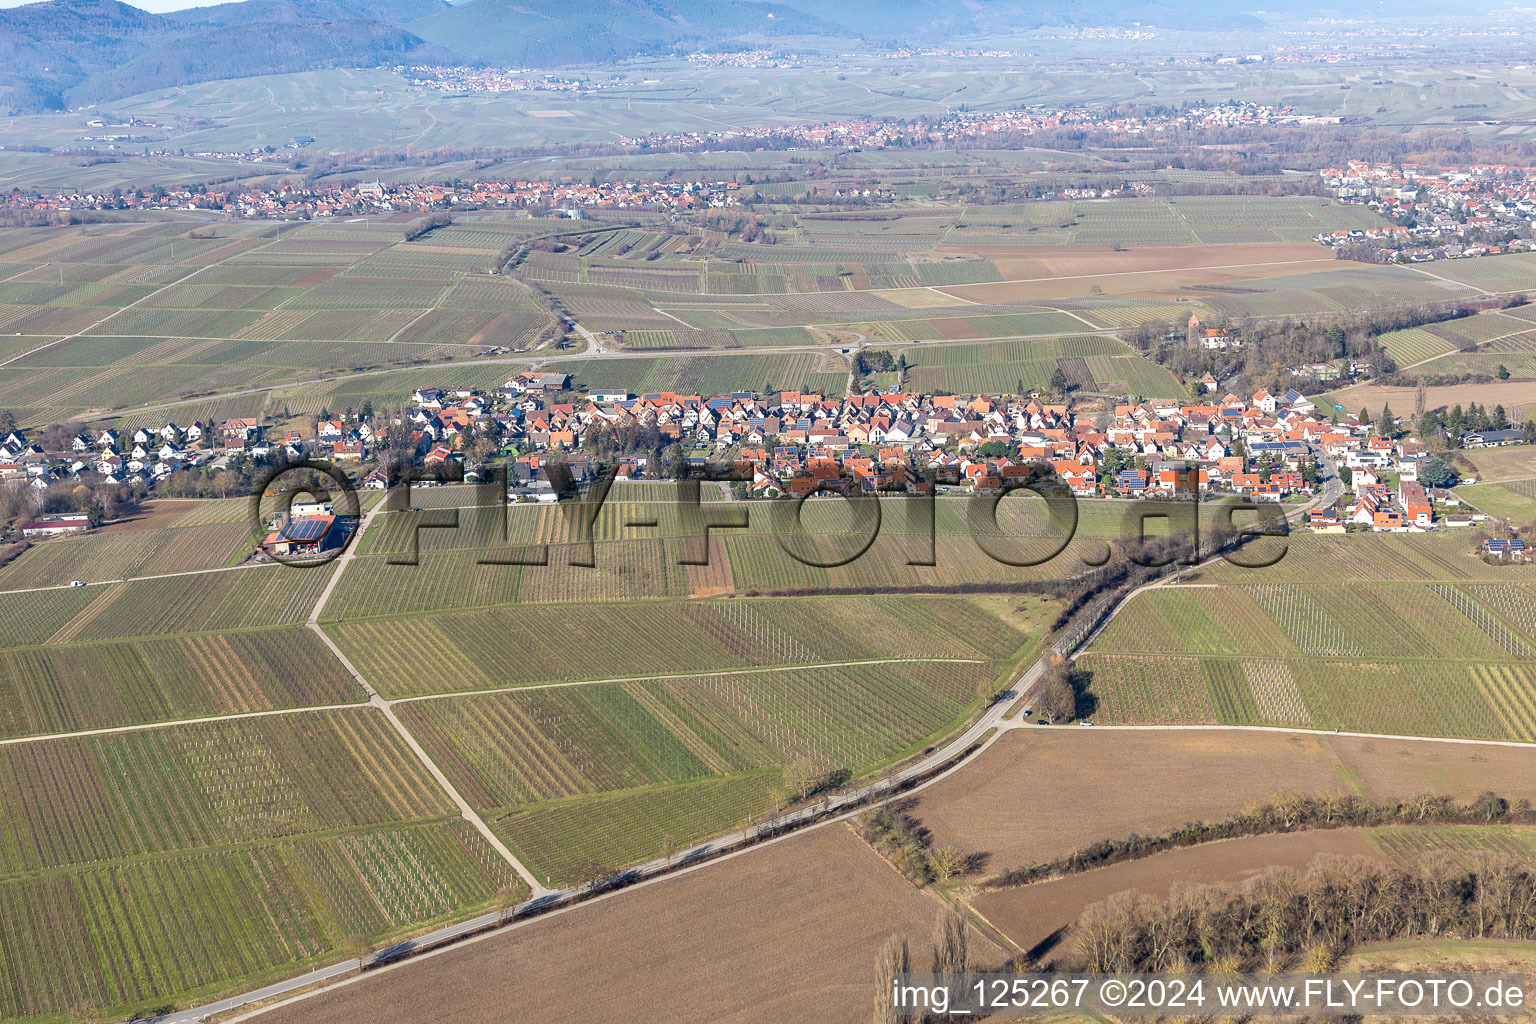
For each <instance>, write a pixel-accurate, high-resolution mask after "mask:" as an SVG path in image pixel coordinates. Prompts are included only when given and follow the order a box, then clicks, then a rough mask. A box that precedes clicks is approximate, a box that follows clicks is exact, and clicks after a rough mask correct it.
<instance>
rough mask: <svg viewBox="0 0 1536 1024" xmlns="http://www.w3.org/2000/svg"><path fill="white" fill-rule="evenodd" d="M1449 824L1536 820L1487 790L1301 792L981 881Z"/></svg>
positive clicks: (1009, 883)
mask: <svg viewBox="0 0 1536 1024" xmlns="http://www.w3.org/2000/svg"><path fill="white" fill-rule="evenodd" d="M1447 824H1451V825H1490V824H1519V825H1528V824H1536V811H1533V810H1532V809H1531V805H1530V804H1529V803H1528V802H1526V801H1523V800H1522V801H1520V802H1518V803H1515V804H1511V803H1510V802H1509V801H1508V800H1506V799H1504V798H1503V797H1501V796H1499V795H1498V794H1496V793H1492V792H1485V793H1483V794H1481V795H1480V796H1478V797H1477V799H1475V800H1473V801H1472V802H1470V803H1466V804H1461V803H1457V802H1456V801H1455V800H1453V799H1451V798H1450V797H1443V796H1435V795H1434V794H1431V793H1419V794H1417V795H1415V796H1413V797H1410V798H1409V799H1407V800H1398V801H1384V802H1379V803H1373V802H1371V801H1368V800H1365V799H1363V798H1361V797H1358V796H1354V795H1352V794H1350V795H1346V794H1342V793H1322V794H1319V795H1317V796H1303V795H1301V794H1299V793H1281V794H1279V795H1277V796H1275V797H1273V798H1271V799H1270V800H1269V801H1268V802H1267V803H1255V804H1250V805H1249V806H1248V807H1245V808H1244V809H1243V810H1241V811H1240V812H1237V813H1235V814H1231V815H1229V816H1227V817H1226V818H1223V819H1222V820H1220V821H1215V822H1206V821H1191V822H1186V823H1185V824H1184V825H1181V826H1180V827H1178V828H1176V829H1173V830H1171V831H1168V832H1164V833H1162V834H1160V835H1156V836H1142V835H1137V834H1136V833H1134V832H1133V833H1131V834H1130V835H1129V836H1126V837H1124V838H1122V839H1100V840H1098V841H1097V842H1094V843H1091V844H1090V845H1088V846H1085V847H1083V848H1081V849H1077V850H1072V851H1070V852H1068V853H1066V854H1064V855H1062V856H1060V857H1058V858H1056V859H1055V860H1051V861H1045V862H1043V863H1033V864H1027V865H1024V866H1023V867H1018V868H1014V869H1012V870H1009V871H1004V872H1002V873H1001V874H999V875H996V876H994V877H992V878H990V879H988V880H987V881H986V882H984V883H983V885H985V886H986V887H987V888H993V889H1006V888H1011V887H1013V886H1019V885H1028V884H1030V883H1032V882H1039V881H1043V880H1044V879H1047V878H1056V877H1059V876H1061V875H1068V874H1075V873H1077V872H1079V871H1088V870H1091V869H1093V868H1100V867H1106V866H1108V865H1110V864H1118V863H1120V862H1121V861H1126V860H1135V859H1137V858H1140V857H1149V856H1152V855H1153V854H1157V853H1164V852H1166V851H1168V850H1174V849H1179V848H1182V847H1186V846H1196V845H1199V844H1201V843H1209V842H1215V841H1217V840H1220V839H1236V838H1239V837H1242V836H1257V835H1270V834H1273V833H1277V832H1300V831H1306V830H1314V829H1334V828H1375V827H1381V826H1386V825H1447Z"/></svg>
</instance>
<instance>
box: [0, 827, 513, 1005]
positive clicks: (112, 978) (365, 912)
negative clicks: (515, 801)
mask: <svg viewBox="0 0 1536 1024" xmlns="http://www.w3.org/2000/svg"><path fill="white" fill-rule="evenodd" d="M520 886H521V881H520V880H519V879H516V878H515V877H514V876H512V874H511V871H510V869H509V868H508V867H507V865H506V864H505V862H504V861H502V860H501V859H500V858H499V857H497V856H496V854H495V853H494V852H493V851H492V850H491V849H490V846H489V845H488V844H487V843H486V842H485V840H484V839H482V838H481V837H480V835H479V833H477V832H475V831H474V830H473V829H472V828H471V827H470V826H469V825H468V824H467V823H466V822H463V821H457V820H456V821H441V822H432V823H423V824H416V825H410V826H396V827H390V828H386V829H376V830H371V831H353V832H348V833H346V834H342V835H336V836H330V837H325V838H314V839H302V840H297V841H283V842H276V843H261V844H251V845H247V846H245V847H242V848H236V849H230V850H212V851H204V852H198V853H191V854H177V855H174V856H171V857H162V858H152V859H148V860H143V861H137V862H125V863H118V864H110V865H99V866H85V867H80V868H72V869H68V870H65V871H56V872H50V873H49V874H47V875H39V876H33V877H23V878H7V879H3V880H0V948H4V949H5V950H6V952H7V956H6V961H5V967H6V969H5V970H4V971H0V1017H4V1018H18V1017H20V1018H27V1017H42V1016H48V1017H57V1018H59V1019H64V1018H65V1016H66V1015H67V1016H69V1017H72V1018H74V1017H76V1016H77V1015H79V1014H82V1013H91V1012H92V1011H94V1010H96V1009H98V1008H107V1007H115V1008H124V1009H125V1012H129V1011H131V1010H132V1009H134V1008H149V1007H153V1006H160V1005H163V1004H164V1002H165V999H166V996H167V994H168V993H186V994H188V995H190V994H193V993H207V994H212V993H217V992H222V991H229V990H231V989H239V988H251V987H254V986H256V985H259V984H261V983H262V982H263V981H265V980H269V979H272V978H274V977H277V976H280V975H283V974H288V973H291V972H293V971H296V970H299V969H301V968H302V967H303V966H305V965H307V964H317V963H323V962H328V961H333V960H336V959H340V958H342V957H344V956H346V955H347V945H346V944H347V940H348V937H349V936H352V935H360V936H364V937H365V938H367V939H369V940H370V941H372V942H376V943H382V942H387V941H389V940H391V939H393V938H395V937H397V936H399V935H401V934H403V933H406V932H411V931H419V930H422V929H424V928H426V927H428V926H430V925H434V924H437V923H441V922H444V921H446V920H448V919H450V918H452V917H457V916H460V915H462V914H464V913H466V912H468V911H471V910H473V909H475V908H477V907H479V906H484V905H486V904H488V903H489V902H490V901H491V899H492V897H494V896H495V894H496V892H497V891H498V890H499V889H501V888H503V887H509V888H512V889H513V890H514V891H516V890H517V889H518V888H519V887H520ZM524 891H526V890H524Z"/></svg>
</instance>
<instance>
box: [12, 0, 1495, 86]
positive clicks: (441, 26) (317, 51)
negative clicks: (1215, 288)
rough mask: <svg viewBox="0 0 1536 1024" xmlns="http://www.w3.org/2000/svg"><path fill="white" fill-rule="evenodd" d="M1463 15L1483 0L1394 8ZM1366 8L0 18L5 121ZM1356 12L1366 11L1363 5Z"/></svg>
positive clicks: (794, 8) (436, 3) (633, 4)
mask: <svg viewBox="0 0 1536 1024" xmlns="http://www.w3.org/2000/svg"><path fill="white" fill-rule="evenodd" d="M1431 2H1432V3H1433V5H1434V6H1435V8H1436V9H1439V10H1447V9H1454V8H1458V7H1464V6H1466V5H1467V4H1471V3H1473V2H1474V0H1400V3H1399V4H1398V5H1396V6H1394V8H1393V10H1394V12H1395V13H1396V14H1397V15H1399V16H1407V15H1409V14H1411V13H1412V11H1413V9H1414V8H1415V6H1416V5H1418V6H1423V5H1424V4H1426V3H1431ZM1366 3H1367V0H1267V2H1266V4H1265V5H1264V8H1263V10H1264V11H1265V12H1267V13H1264V14H1262V15H1261V14H1259V13H1256V10H1257V9H1255V10H1248V9H1245V8H1244V7H1241V6H1235V5H1232V4H1230V3H1224V2H1222V0H591V2H588V3H571V2H570V0H464V2H462V3H458V4H456V5H453V6H450V5H449V4H448V3H446V2H445V0H244V2H239V3H225V4H219V5H217V6H213V7H201V8H193V9H190V10H184V11H179V12H177V13H174V14H168V15H156V14H150V13H147V12H145V11H141V10H139V9H137V8H135V7H131V6H129V5H127V4H124V3H120V2H118V0H45V2H42V3H35V4H28V5H26V6H23V7H16V8H11V9H9V10H0V60H3V64H0V109H6V108H9V109H10V110H11V111H12V112H16V113H22V112H28V111H34V110H40V109H49V108H53V109H57V108H62V107H66V106H79V105H82V104H88V103H95V102H100V101H105V100H111V99H116V98H120V97H123V96H128V95H132V94H134V93H137V92H143V91H146V90H150V89H157V88H164V87H168V86H176V85H185V84H190V83H192V82H199V81H207V80H210V79H220V78H242V77H246V76H250V75H260V74H274V73H282V72H291V71H304V70H313V69H318V68H328V67H368V66H374V65H377V64H379V63H382V62H386V61H398V60H400V59H402V58H406V59H409V60H411V61H414V62H419V63H433V62H436V63H455V62H457V63H479V62H484V63H494V64H503V65H515V66H523V67H536V68H544V69H552V68H557V67H560V66H563V65H571V64H587V65H590V64H600V63H603V62H607V61H613V60H618V59H622V58H625V57H630V56H636V55H644V54H664V53H671V52H679V51H682V52H686V51H687V50H690V49H695V48H716V49H719V48H731V47H743V46H772V45H775V44H776V43H778V42H779V41H783V45H785V46H786V48H791V49H793V48H798V47H802V46H811V47H816V46H821V47H823V48H826V49H829V50H832V51H833V52H837V51H838V50H839V49H840V48H844V47H848V46H852V45H858V44H861V43H862V44H865V45H868V44H874V45H882V44H891V45H894V44H906V43H923V44H933V43H942V42H948V43H957V44H971V43H975V42H978V41H981V40H986V39H998V38H1007V37H1009V36H1015V35H1017V34H1018V33H1019V32H1021V31H1027V30H1029V29H1033V28H1038V27H1042V26H1067V25H1078V26H1106V25H1129V24H1136V25H1150V26H1168V27H1187V26H1188V25H1189V24H1191V23H1192V22H1193V23H1195V24H1198V25H1200V26H1201V27H1202V28H1206V29H1220V28H1238V27H1246V28H1254V27H1258V26H1260V25H1261V24H1262V21H1261V18H1267V17H1271V16H1273V15H1274V13H1275V12H1276V11H1279V12H1281V13H1282V14H1283V15H1284V16H1297V15H1307V14H1314V13H1340V14H1345V15H1348V14H1349V13H1350V10H1351V9H1352V8H1362V5H1365V4H1366ZM1362 9H1363V8H1362Z"/></svg>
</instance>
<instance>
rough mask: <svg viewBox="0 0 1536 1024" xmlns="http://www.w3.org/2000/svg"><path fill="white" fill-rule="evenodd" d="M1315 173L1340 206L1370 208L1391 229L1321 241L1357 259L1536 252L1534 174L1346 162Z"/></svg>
mask: <svg viewBox="0 0 1536 1024" xmlns="http://www.w3.org/2000/svg"><path fill="white" fill-rule="evenodd" d="M1318 173H1319V174H1320V175H1321V177H1322V181H1323V185H1324V186H1325V187H1326V188H1328V189H1329V190H1330V191H1331V192H1332V193H1333V194H1334V195H1335V196H1336V197H1337V198H1338V200H1339V201H1340V202H1342V203H1349V204H1354V205H1360V206H1367V207H1369V208H1371V209H1372V210H1375V211H1376V212H1377V213H1379V214H1380V215H1381V216H1382V217H1384V218H1385V219H1386V221H1387V222H1388V223H1385V224H1383V225H1382V226H1381V227H1379V228H1371V229H1365V230H1362V229H1355V230H1352V231H1333V232H1327V233H1324V234H1322V235H1319V236H1318V241H1319V242H1322V243H1323V244H1324V245H1327V246H1330V247H1332V248H1335V249H1344V250H1354V252H1352V253H1350V255H1353V256H1355V257H1356V258H1367V259H1371V260H1375V261H1379V262H1387V263H1429V262H1433V261H1434V260H1442V259H1458V258H1467V257H1475V256H1492V255H1499V254H1501V253H1506V252H1522V251H1524V252H1529V251H1532V250H1536V238H1533V228H1536V169H1532V168H1528V167H1513V166H1509V165H1505V164H1476V165H1472V166H1468V167H1429V166H1423V165H1419V164H1411V163H1410V164H1382V163H1370V162H1367V161H1362V160H1351V161H1350V162H1349V164H1348V166H1347V167H1344V168H1342V169H1341V168H1326V169H1324V170H1322V171H1320V172H1318Z"/></svg>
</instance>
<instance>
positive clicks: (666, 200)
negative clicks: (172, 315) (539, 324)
mask: <svg viewBox="0 0 1536 1024" xmlns="http://www.w3.org/2000/svg"><path fill="white" fill-rule="evenodd" d="M740 187H741V186H740V184H739V183H737V182H734V181H712V182H705V181H673V182H659V181H657V182H639V181H623V182H618V181H614V182H589V183H581V182H574V181H566V182H555V181H521V180H520V181H501V182H497V181H480V182H464V183H460V184H458V185H436V184H430V183H424V182H391V183H382V182H379V181H362V182H356V183H354V184H351V185H345V186H342V185H319V184H312V185H298V184H280V185H249V186H222V187H221V186H210V185H189V186H185V187H171V188H159V187H157V188H151V189H129V190H121V189H114V190H111V191H108V192H68V193H62V192H61V193H47V194H45V193H42V192H36V191H32V192H28V191H12V192H11V193H10V194H9V195H8V196H7V197H6V200H5V205H6V206H7V207H8V208H9V209H13V210H26V211H33V212H38V211H57V212H60V213H68V212H70V211H77V210H205V211H208V212H210V213H221V214H226V215H228V216H231V217H238V218H248V219H254V218H275V219H283V220H290V219H300V220H302V219H309V218H314V217H321V218H323V217H337V216H344V215H345V216H356V215H363V214H370V213H378V214H387V213H401V212H405V213H411V212H421V211H426V210H452V209H454V208H455V207H462V208H465V209H470V208H475V209H508V208H510V209H528V210H540V209H549V208H563V209H567V210H576V209H581V208H594V207H603V208H613V209H621V210H622V209H671V210H687V209H702V208H718V207H725V206H734V205H736V204H737V202H738V200H737V191H738V190H739V189H740Z"/></svg>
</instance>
